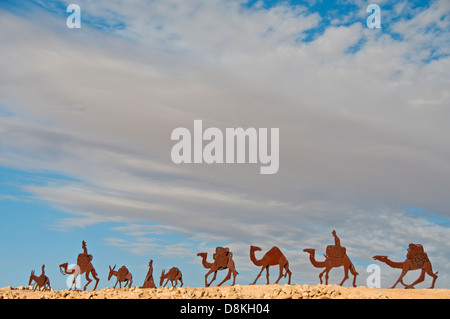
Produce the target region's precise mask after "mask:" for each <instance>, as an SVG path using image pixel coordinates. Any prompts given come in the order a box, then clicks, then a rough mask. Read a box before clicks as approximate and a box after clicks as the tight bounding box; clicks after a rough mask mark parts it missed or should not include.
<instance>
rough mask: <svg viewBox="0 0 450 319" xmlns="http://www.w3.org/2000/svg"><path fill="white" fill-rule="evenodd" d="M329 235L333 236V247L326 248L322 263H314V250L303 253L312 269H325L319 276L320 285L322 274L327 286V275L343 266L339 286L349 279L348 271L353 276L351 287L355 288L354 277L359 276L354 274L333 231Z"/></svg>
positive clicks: (348, 259)
mask: <svg viewBox="0 0 450 319" xmlns="http://www.w3.org/2000/svg"><path fill="white" fill-rule="evenodd" d="M331 234H332V235H333V236H334V245H329V246H327V249H326V255H324V256H325V260H324V261H316V259H315V252H316V250H315V249H312V248H308V249H304V250H303V251H304V252H306V253H308V254H309V260H310V261H311V263H312V265H313V266H314V267H316V268H325V270H324V271H323V272H321V273H320V274H319V279H320V283H322V276H323V274H325V284H328V274H329V272H330V270H331V269H332V268H335V267H341V266H344V274H345V275H344V279H342V281H341V283H340V284H339V285H340V286H342V285H343V284H344V282H345V281H346V280H347V279H348V278H349V277H348V271H349V270H350V272H351V273H352V275H353V276H354V278H353V287H356V276H358V275H359V274H358V273H357V272H356V269H355V266H354V265H353V263H352V262H351V261H350V258H349V257H348V256H347V252H346V248H345V247H342V246H341V241H340V240H339V237H338V236H337V235H336V231H334V230H333V231H332V233H331Z"/></svg>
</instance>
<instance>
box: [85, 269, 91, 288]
mask: <svg viewBox="0 0 450 319" xmlns="http://www.w3.org/2000/svg"><path fill="white" fill-rule="evenodd" d="M86 281H87V283H86V285H84V288H83V290H86V287H87V285H89V284H90V283H91V281H92V279H91V278H89V271H86Z"/></svg>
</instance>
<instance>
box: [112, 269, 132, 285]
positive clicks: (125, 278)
mask: <svg viewBox="0 0 450 319" xmlns="http://www.w3.org/2000/svg"><path fill="white" fill-rule="evenodd" d="M115 269H116V265H114V267H113V268H111V266H109V275H108V281H110V279H111V277H112V276H116V278H117V280H116V284H115V285H114V288H116V286H117V283H119V288H122V282H126V283H125V286H124V287H125V288H126V287H127V285H128V288H131V284H132V283H133V276H132V275H131V272H129V271H128V268H127V267H125V266H122V267H120V268H119V270H117V271H116V270H115Z"/></svg>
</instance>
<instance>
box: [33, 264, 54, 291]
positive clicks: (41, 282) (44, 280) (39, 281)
mask: <svg viewBox="0 0 450 319" xmlns="http://www.w3.org/2000/svg"><path fill="white" fill-rule="evenodd" d="M44 268H45V265H42V274H41V275H40V276H39V277H38V276H36V275H35V274H34V270H32V271H31V275H30V280H29V281H28V286H31V284H32V282H33V281H34V282H35V283H36V286H34V289H33V291H36V288H37V287H39V289H38V290H39V291H41V288H43V289H42V291H45V290H50V289H52V288H51V287H50V280H49V279H48V277H47V276H46V275H45V272H44Z"/></svg>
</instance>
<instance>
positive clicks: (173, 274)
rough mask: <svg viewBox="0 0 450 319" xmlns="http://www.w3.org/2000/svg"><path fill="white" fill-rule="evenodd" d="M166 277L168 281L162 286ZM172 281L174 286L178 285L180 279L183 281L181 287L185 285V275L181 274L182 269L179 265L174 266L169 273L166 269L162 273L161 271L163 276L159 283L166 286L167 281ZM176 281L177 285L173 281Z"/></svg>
mask: <svg viewBox="0 0 450 319" xmlns="http://www.w3.org/2000/svg"><path fill="white" fill-rule="evenodd" d="M164 279H167V280H166V283H165V284H164V286H162V284H163V281H164ZM169 280H170V282H171V284H172V287H176V286H177V284H178V280H179V281H180V282H181V286H180V288H181V287H183V277H182V274H181V271H180V269H178V268H177V267H172V268H171V269H170V270H169V271H168V272H167V273H165V269H163V271H162V273H161V278H160V279H159V285H160V286H161V287H165V286H166V285H167V283H168V282H169ZM174 281H175V285H174V284H173V282H174Z"/></svg>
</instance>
